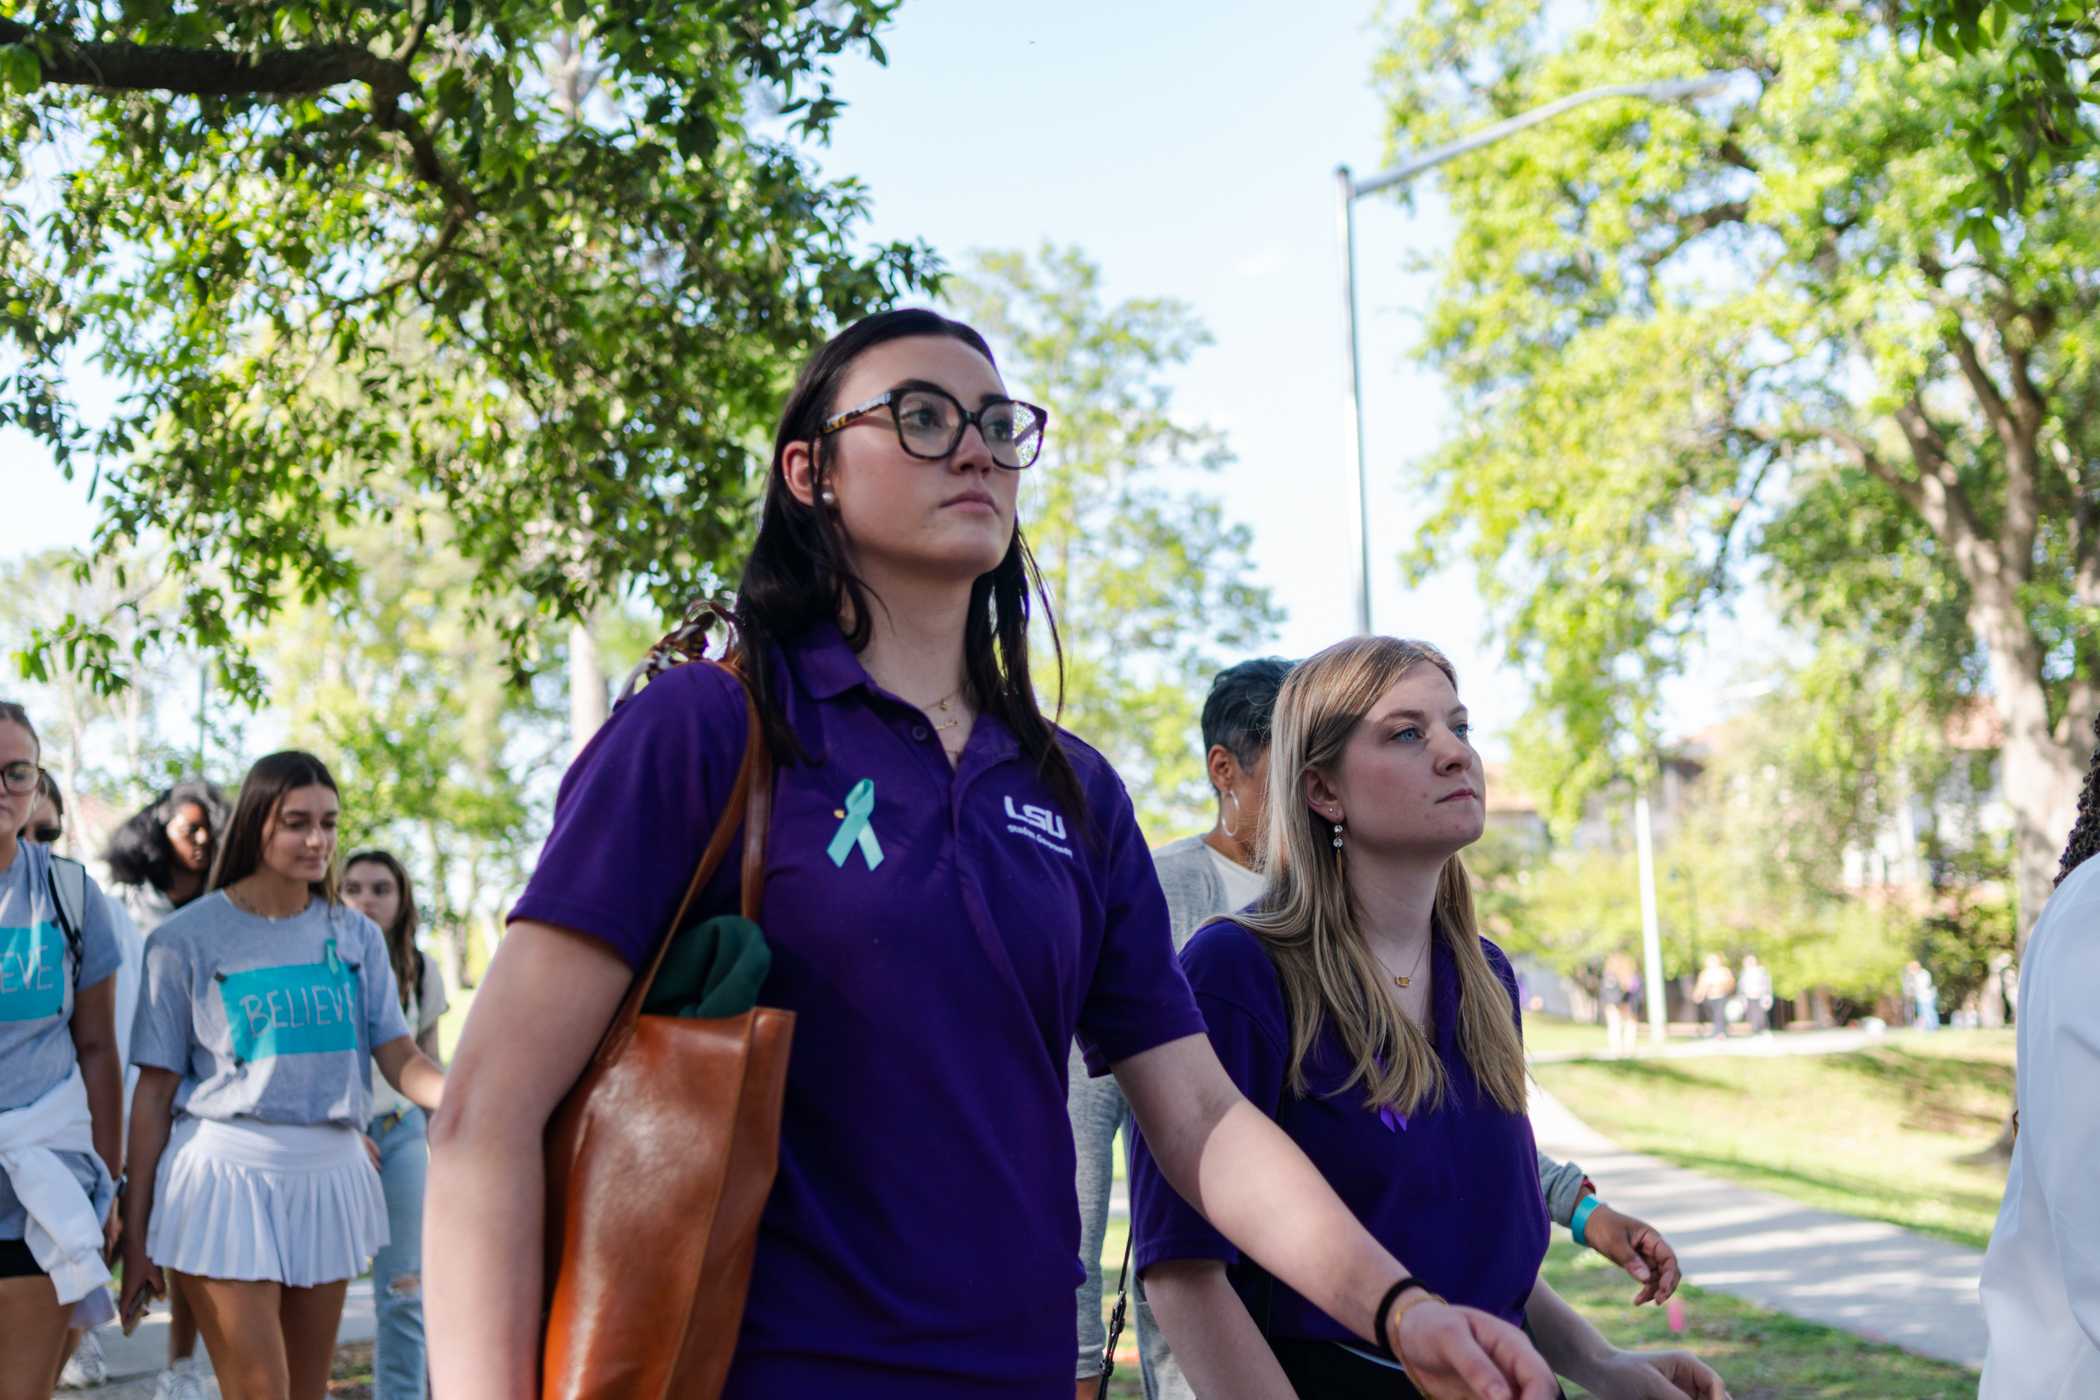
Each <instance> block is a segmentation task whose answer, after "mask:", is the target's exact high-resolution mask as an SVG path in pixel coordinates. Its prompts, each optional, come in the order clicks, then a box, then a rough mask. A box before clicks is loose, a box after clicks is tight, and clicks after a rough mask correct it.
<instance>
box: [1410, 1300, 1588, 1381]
mask: <svg viewBox="0 0 2100 1400" xmlns="http://www.w3.org/2000/svg"><path fill="white" fill-rule="evenodd" d="M1387 1325H1388V1326H1389V1327H1391V1328H1392V1332H1393V1335H1392V1337H1391V1338H1390V1339H1389V1341H1390V1344H1391V1346H1392V1349H1393V1354H1394V1355H1395V1356H1398V1357H1399V1358H1400V1364H1401V1365H1403V1366H1405V1367H1406V1368H1407V1377H1408V1379H1409V1380H1411V1381H1413V1382H1414V1384H1415V1388H1416V1389H1417V1390H1419V1391H1421V1392H1422V1394H1424V1395H1426V1396H1428V1397H1429V1398H1430V1400H1553V1398H1554V1396H1555V1395H1557V1394H1558V1393H1559V1387H1558V1384H1557V1383H1556V1382H1555V1381H1554V1379H1553V1372H1552V1370H1551V1369H1550V1368H1549V1367H1548V1366H1547V1365H1546V1363H1545V1361H1544V1360H1543V1359H1541V1358H1540V1356H1539V1354H1538V1352H1537V1351H1536V1350H1535V1349H1534V1348H1533V1347H1532V1345H1531V1343H1530V1341H1529V1340H1527V1339H1526V1338H1525V1336H1524V1334H1523V1333H1522V1332H1520V1331H1518V1330H1517V1329H1516V1328H1514V1327H1512V1326H1510V1325H1509V1324H1508V1323H1506V1322H1504V1321H1502V1319H1500V1318H1498V1317H1490V1316H1488V1315H1487V1314H1486V1313H1484V1312H1481V1311H1480V1310H1478V1309H1477V1308H1459V1307H1453V1306H1452V1305H1451V1304H1449V1303H1443V1302H1438V1301H1436V1300H1435V1299H1431V1300H1430V1301H1428V1302H1426V1303H1417V1304H1415V1305H1414V1306H1413V1307H1411V1308H1409V1309H1408V1310H1407V1311H1406V1312H1404V1313H1402V1314H1401V1315H1400V1321H1399V1323H1398V1325H1397V1326H1395V1325H1393V1324H1390V1323H1389V1324H1387Z"/></svg>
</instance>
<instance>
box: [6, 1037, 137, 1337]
mask: <svg viewBox="0 0 2100 1400" xmlns="http://www.w3.org/2000/svg"><path fill="white" fill-rule="evenodd" d="M61 1152H85V1153H86V1154H87V1155H88V1156H89V1157H91V1158H92V1157H94V1156H95V1124H94V1119H93V1118H92V1117H90V1116H89V1114H88V1098H87V1081H86V1080H85V1079H83V1078H81V1075H80V1069H79V1067H78V1066H77V1065H76V1066H75V1067H74V1069H73V1073H72V1074H71V1075H69V1076H67V1078H66V1079H65V1080H64V1081H63V1082H61V1083H59V1084H58V1085H57V1086H56V1087H54V1088H53V1089H52V1090H51V1091H50V1092H49V1093H47V1094H45V1095H44V1096H43V1097H42V1098H40V1099H38V1100H37V1101H36V1102H35V1103H32V1104H29V1105H27V1106H25V1107H23V1108H16V1109H10V1110H8V1111H7V1112H4V1113H0V1172H4V1173H6V1175H7V1179H8V1182H9V1184H11V1185H12V1186H13V1187H14V1192H15V1196H16V1197H17V1198H18V1199H19V1200H20V1201H21V1202H22V1209H23V1211H24V1212H25V1213H26V1214H27V1215H28V1217H29V1228H28V1229H27V1230H25V1231H24V1232H23V1240H24V1242H25V1243H26V1244H27V1245H28V1246H29V1253H30V1256H31V1257H32V1258H34V1259H35V1260H36V1264H37V1267H38V1268H40V1269H42V1270H43V1271H44V1272H45V1273H47V1274H49V1275H50V1276H51V1283H52V1286H53V1287H54V1288H56V1289H57V1290H58V1301H59V1302H61V1303H77V1302H79V1301H81V1300H82V1299H84V1298H87V1297H88V1295H89V1294H91V1293H93V1292H94V1291H95V1290H96V1289H98V1288H100V1287H102V1285H104V1284H106V1283H108V1282H109V1278H110V1274H109V1266H108V1265H107V1264H105V1263H103V1262H102V1218H101V1214H100V1212H99V1211H97V1209H96V1202H95V1201H93V1200H91V1199H89V1197H88V1196H87V1194H86V1193H85V1192H83V1191H82V1190H81V1189H80V1181H79V1179H78V1178H76V1177H75V1176H74V1175H73V1173H72V1171H71V1170H70V1169H68V1168H67V1166H66V1164H65V1163H64V1162H63V1161H61V1160H59V1155H58V1154H59V1153H61ZM98 1160H99V1159H98ZM98 1194H99V1193H98ZM104 1296H105V1297H106V1296H107V1295H106V1294H105V1295H104ZM76 1325H77V1323H76Z"/></svg>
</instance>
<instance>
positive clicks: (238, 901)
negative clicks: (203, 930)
mask: <svg viewBox="0 0 2100 1400" xmlns="http://www.w3.org/2000/svg"><path fill="white" fill-rule="evenodd" d="M226 902H227V903H228V904H231V905H232V906H233V907H234V908H236V909H238V910H240V911H241V912H242V913H243V914H246V915H248V916H249V917H250V918H253V919H266V920H268V921H269V922H270V923H273V924H281V923H283V922H284V921H285V920H286V919H296V918H298V917H299V916H300V915H301V914H304V913H305V912H306V905H305V904H302V905H300V906H299V907H298V908H297V909H294V910H293V911H292V912H291V913H289V914H265V913H263V911H262V910H260V909H258V908H256V907H254V906H253V905H251V904H250V903H248V897H247V896H246V895H242V896H240V897H239V898H235V897H234V893H233V886H231V885H228V886H227V887H226ZM312 902H313V899H312V896H311V895H309V896H308V897H307V903H309V904H310V903H312Z"/></svg>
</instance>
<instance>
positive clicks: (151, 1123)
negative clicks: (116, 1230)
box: [124, 1071, 174, 1255]
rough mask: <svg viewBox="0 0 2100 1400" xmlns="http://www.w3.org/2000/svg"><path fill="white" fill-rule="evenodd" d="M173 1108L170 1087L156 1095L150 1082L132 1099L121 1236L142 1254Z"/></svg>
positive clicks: (141, 1087) (134, 1094)
mask: <svg viewBox="0 0 2100 1400" xmlns="http://www.w3.org/2000/svg"><path fill="white" fill-rule="evenodd" d="M149 1073H151V1072H150V1071H149ZM173 1106H174V1093H173V1089H172V1086H171V1087H170V1088H169V1089H167V1090H165V1091H162V1092H155V1091H154V1089H153V1081H152V1080H150V1079H142V1080H141V1082H140V1084H139V1087H138V1088H137V1089H136V1090H135V1091H134V1092H133V1093H132V1096H131V1131H130V1134H129V1148H128V1154H129V1155H128V1156H127V1158H126V1160H125V1163H124V1177H125V1181H126V1185H125V1188H124V1237H125V1239H126V1240H130V1241H136V1242H137V1244H138V1247H139V1252H140V1254H141V1255H143V1254H144V1252H145V1240H146V1226H147V1223H148V1222H149V1221H150V1220H151V1219H152V1218H153V1187H154V1184H155V1182H154V1178H155V1176H156V1175H157V1174H158V1172H159V1170H160V1157H161V1153H162V1152H164V1151H166V1150H167V1146H168V1129H169V1128H170V1126H172V1123H173V1118H172V1116H171V1115H172V1113H173Z"/></svg>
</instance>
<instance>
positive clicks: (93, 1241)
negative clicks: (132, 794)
mask: <svg viewBox="0 0 2100 1400" xmlns="http://www.w3.org/2000/svg"><path fill="white" fill-rule="evenodd" d="M41 758H42V743H41V741H40V740H39V739H38V738H37V733H36V728H35V726H34V725H33V724H32V723H31V722H30V718H29V713H28V711H26V710H24V709H23V708H22V707H21V706H20V705H17V704H15V703H13V702H11V701H0V1400H45V1397H48V1396H49V1395H50V1394H51V1390H52V1388H53V1387H54V1386H55V1385H56V1384H57V1383H58V1376H59V1368H60V1367H61V1366H62V1365H63V1364H64V1361H65V1354H66V1350H67V1347H68V1343H69V1341H70V1340H71V1338H70V1336H69V1334H71V1333H73V1332H77V1331H79V1330H81V1329H84V1328H91V1327H93V1326H95V1325H96V1324H98V1323H100V1322H103V1321H106V1320H107V1319H108V1318H109V1317H110V1316H111V1307H110V1302H109V1290H108V1288H107V1287H106V1285H107V1284H108V1282H109V1278H110V1273H109V1268H108V1264H107V1261H108V1258H109V1256H110V1253H111V1251H112V1250H113V1249H114V1248H115V1246H116V1240H117V1237H118V1235H119V1233H120V1231H121V1219H120V1215H119V1211H118V1205H117V1202H118V1198H119V1196H120V1195H121V1177H120V1175H119V1167H120V1163H121V1161H122V1152H123V1148H122V1143H123V1125H122V1123H121V1122H119V1115H120V1113H121V1104H122V1100H123V1089H122V1074H121V1070H120V1067H119V1064H118V1056H117V1035H116V1024H115V1015H114V1008H115V997H116V985H115V980H114V979H115V975H116V971H117V963H118V960H119V959H118V953H117V940H116V933H115V929H114V921H113V919H112V916H111V914H110V906H109V901H108V900H106V899H105V898H104V897H103V895H102V891H101V890H100V889H99V888H98V887H97V886H96V884H95V882H94V880H92V879H91V878H89V877H88V875H87V873H86V872H85V871H84V870H82V869H81V867H80V866H79V865H78V864H77V863H76V862H73V861H65V860H61V859H60V858H58V857H55V856H53V855H52V854H51V851H50V848H49V847H48V846H46V845H44V844H43V843H42V842H38V841H23V840H22V839H21V838H20V835H19V833H20V832H21V830H22V827H23V826H24V824H25V823H27V821H28V820H29V816H30V810H31V808H33V807H34V806H35V805H36V803H37V795H38V790H39V787H40V782H41V778H42V776H43V770H42V767H41V764H40V760H41Z"/></svg>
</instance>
